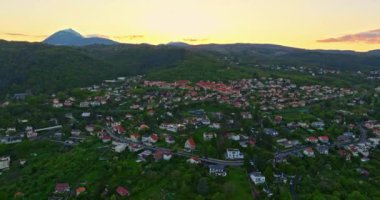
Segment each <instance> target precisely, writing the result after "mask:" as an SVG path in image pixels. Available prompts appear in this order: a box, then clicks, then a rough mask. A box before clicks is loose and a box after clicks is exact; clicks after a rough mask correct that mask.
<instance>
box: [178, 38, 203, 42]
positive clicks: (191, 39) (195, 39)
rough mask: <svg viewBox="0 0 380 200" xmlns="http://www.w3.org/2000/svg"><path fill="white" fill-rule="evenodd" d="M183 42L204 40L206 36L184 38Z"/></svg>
mask: <svg viewBox="0 0 380 200" xmlns="http://www.w3.org/2000/svg"><path fill="white" fill-rule="evenodd" d="M183 41H184V42H204V41H207V39H206V38H201V39H197V38H184V39H183Z"/></svg>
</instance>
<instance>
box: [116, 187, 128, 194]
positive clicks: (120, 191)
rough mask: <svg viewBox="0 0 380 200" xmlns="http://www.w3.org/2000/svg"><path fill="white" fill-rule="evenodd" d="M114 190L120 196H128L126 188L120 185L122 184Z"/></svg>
mask: <svg viewBox="0 0 380 200" xmlns="http://www.w3.org/2000/svg"><path fill="white" fill-rule="evenodd" d="M116 192H117V193H118V194H119V195H120V196H123V197H124V196H129V191H128V190H127V189H126V188H124V187H122V186H119V187H117V189H116Z"/></svg>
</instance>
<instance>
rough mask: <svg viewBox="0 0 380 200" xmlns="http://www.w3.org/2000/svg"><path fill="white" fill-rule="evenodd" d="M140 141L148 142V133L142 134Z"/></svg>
mask: <svg viewBox="0 0 380 200" xmlns="http://www.w3.org/2000/svg"><path fill="white" fill-rule="evenodd" d="M141 142H150V135H149V134H144V135H143V136H141Z"/></svg>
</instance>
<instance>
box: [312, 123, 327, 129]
mask: <svg viewBox="0 0 380 200" xmlns="http://www.w3.org/2000/svg"><path fill="white" fill-rule="evenodd" d="M311 127H313V128H316V129H324V128H325V123H324V122H322V121H317V122H313V123H311Z"/></svg>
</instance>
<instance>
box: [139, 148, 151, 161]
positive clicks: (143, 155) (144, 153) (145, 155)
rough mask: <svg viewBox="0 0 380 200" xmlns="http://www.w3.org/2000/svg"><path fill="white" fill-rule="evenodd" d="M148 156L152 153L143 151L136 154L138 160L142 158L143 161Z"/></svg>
mask: <svg viewBox="0 0 380 200" xmlns="http://www.w3.org/2000/svg"><path fill="white" fill-rule="evenodd" d="M150 155H152V151H151V150H145V151H143V152H141V153H139V154H138V156H139V157H140V158H143V159H145V158H146V157H148V156H150Z"/></svg>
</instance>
